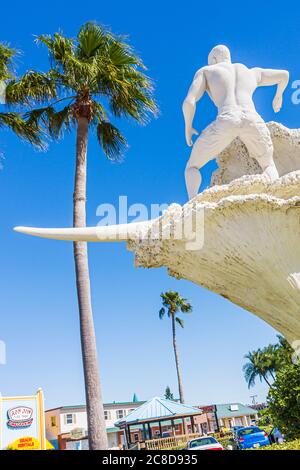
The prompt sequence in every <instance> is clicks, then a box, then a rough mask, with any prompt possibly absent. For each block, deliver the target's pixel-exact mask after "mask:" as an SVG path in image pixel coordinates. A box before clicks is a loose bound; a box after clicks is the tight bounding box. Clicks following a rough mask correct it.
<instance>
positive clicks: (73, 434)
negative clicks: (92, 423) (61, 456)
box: [70, 428, 85, 439]
mask: <svg viewBox="0 0 300 470" xmlns="http://www.w3.org/2000/svg"><path fill="white" fill-rule="evenodd" d="M83 437H85V430H84V429H83V428H74V429H72V430H71V431H70V438H71V439H82V438H83Z"/></svg>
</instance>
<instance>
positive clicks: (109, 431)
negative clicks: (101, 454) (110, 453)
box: [106, 428, 120, 434]
mask: <svg viewBox="0 0 300 470" xmlns="http://www.w3.org/2000/svg"><path fill="white" fill-rule="evenodd" d="M119 431H120V429H119V428H106V432H107V434H110V433H113V432H119Z"/></svg>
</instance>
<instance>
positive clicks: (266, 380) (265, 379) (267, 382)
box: [263, 375, 271, 388]
mask: <svg viewBox="0 0 300 470" xmlns="http://www.w3.org/2000/svg"><path fill="white" fill-rule="evenodd" d="M263 379H264V381H265V382H266V384H268V386H269V387H270V388H271V384H270V382H269V381H268V379H267V378H266V377H265V376H264V375H263Z"/></svg>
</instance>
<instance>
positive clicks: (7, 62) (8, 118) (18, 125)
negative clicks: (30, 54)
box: [0, 43, 43, 148]
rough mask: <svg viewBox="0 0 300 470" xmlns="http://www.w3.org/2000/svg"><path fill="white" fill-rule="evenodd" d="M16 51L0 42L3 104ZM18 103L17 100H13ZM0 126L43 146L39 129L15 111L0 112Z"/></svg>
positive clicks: (11, 74) (0, 84)
mask: <svg viewBox="0 0 300 470" xmlns="http://www.w3.org/2000/svg"><path fill="white" fill-rule="evenodd" d="M17 54H18V51H16V50H15V49H13V48H11V47H10V46H9V45H7V44H3V43H0V104H2V105H4V104H5V101H6V100H5V99H4V96H5V94H7V92H5V89H6V88H7V86H9V84H10V83H11V82H12V81H14V74H13V59H14V57H15V56H16V55H17ZM14 104H15V105H16V104H18V100H16V101H15V102H14ZM0 128H8V129H10V130H12V131H13V132H14V133H15V134H16V135H17V136H18V137H20V138H21V139H23V140H25V141H27V142H29V143H30V144H32V145H35V146H37V147H40V148H43V142H42V140H41V137H40V131H39V129H38V128H37V127H36V126H35V124H34V123H31V122H27V121H26V119H24V117H23V116H22V115H21V114H20V113H19V112H16V111H11V110H7V111H6V112H0Z"/></svg>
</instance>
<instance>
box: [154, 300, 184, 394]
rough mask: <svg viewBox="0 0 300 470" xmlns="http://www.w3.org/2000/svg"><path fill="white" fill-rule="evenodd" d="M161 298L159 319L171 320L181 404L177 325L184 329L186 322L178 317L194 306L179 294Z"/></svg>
mask: <svg viewBox="0 0 300 470" xmlns="http://www.w3.org/2000/svg"><path fill="white" fill-rule="evenodd" d="M161 298H162V304H163V307H162V308H161V309H160V311H159V318H160V319H161V320H162V319H163V317H164V316H165V315H167V316H168V317H169V318H171V322H172V337H173V349H174V355H175V364H176V371H177V379H178V390H179V398H180V403H184V394H183V386H182V380H181V371H180V366H179V355H178V349H177V342H176V323H177V324H178V325H179V326H180V327H181V328H184V320H183V319H182V318H180V317H178V316H177V313H178V312H181V313H190V312H191V311H192V306H191V304H190V303H189V302H188V301H187V299H184V298H183V297H181V295H180V294H179V293H178V292H173V291H168V292H165V293H162V294H161Z"/></svg>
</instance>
